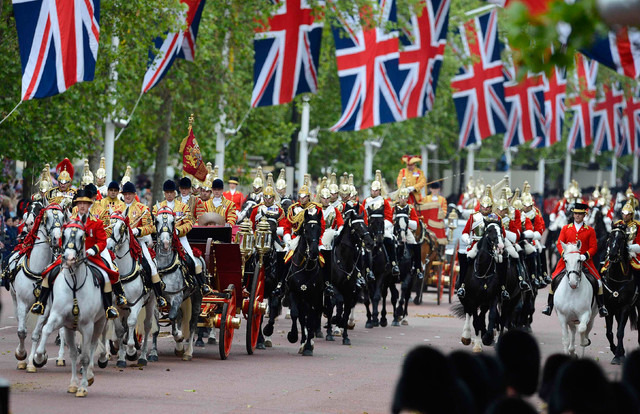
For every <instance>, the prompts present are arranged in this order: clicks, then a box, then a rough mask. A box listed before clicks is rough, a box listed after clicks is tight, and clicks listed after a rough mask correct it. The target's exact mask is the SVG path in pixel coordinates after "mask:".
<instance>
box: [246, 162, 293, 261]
mask: <svg viewBox="0 0 640 414" xmlns="http://www.w3.org/2000/svg"><path fill="white" fill-rule="evenodd" d="M285 187H286V186H285ZM275 199H276V192H275V190H274V188H273V176H272V175H271V173H269V174H268V175H267V186H266V187H265V188H264V192H263V193H262V203H260V204H258V205H257V206H256V207H255V208H254V209H253V211H252V212H251V228H252V229H253V230H257V228H258V223H259V222H260V220H261V219H262V217H265V218H266V219H267V221H269V222H273V223H275V225H276V228H277V230H276V234H277V235H278V236H281V235H283V234H284V227H285V226H286V223H285V222H286V220H287V219H286V215H285V212H284V210H283V209H282V207H280V206H279V205H278V204H276V202H275ZM274 245H275V247H276V249H279V250H282V247H281V246H280V243H275V244H274Z"/></svg>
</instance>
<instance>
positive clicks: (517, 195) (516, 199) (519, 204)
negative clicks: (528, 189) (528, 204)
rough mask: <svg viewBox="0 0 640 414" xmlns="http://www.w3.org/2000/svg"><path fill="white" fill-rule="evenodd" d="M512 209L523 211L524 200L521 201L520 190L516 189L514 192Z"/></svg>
mask: <svg viewBox="0 0 640 414" xmlns="http://www.w3.org/2000/svg"><path fill="white" fill-rule="evenodd" d="M511 207H513V208H515V209H516V210H522V200H520V188H516V191H514V192H513V198H512V199H511Z"/></svg>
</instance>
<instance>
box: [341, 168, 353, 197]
mask: <svg viewBox="0 0 640 414" xmlns="http://www.w3.org/2000/svg"><path fill="white" fill-rule="evenodd" d="M350 194H351V188H350V187H349V176H348V175H347V173H346V172H345V173H343V174H342V177H340V197H342V198H347V197H349V195H350Z"/></svg>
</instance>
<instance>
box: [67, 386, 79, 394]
mask: <svg viewBox="0 0 640 414" xmlns="http://www.w3.org/2000/svg"><path fill="white" fill-rule="evenodd" d="M67 392H68V393H69V394H75V393H76V392H78V386H77V385H69V388H67Z"/></svg>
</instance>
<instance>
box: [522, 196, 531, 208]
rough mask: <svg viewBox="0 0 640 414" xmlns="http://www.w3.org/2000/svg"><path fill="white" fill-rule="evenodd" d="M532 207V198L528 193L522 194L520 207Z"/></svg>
mask: <svg viewBox="0 0 640 414" xmlns="http://www.w3.org/2000/svg"><path fill="white" fill-rule="evenodd" d="M532 205H533V196H532V195H531V194H530V193H524V194H522V206H523V207H531V206H532Z"/></svg>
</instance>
